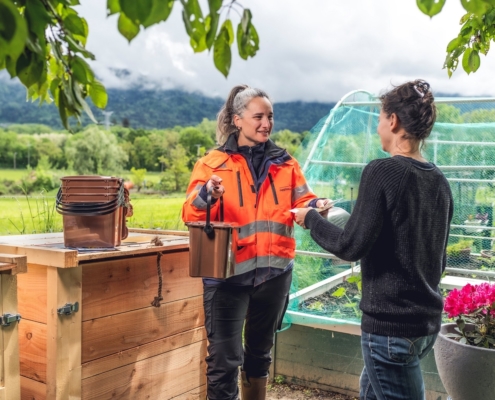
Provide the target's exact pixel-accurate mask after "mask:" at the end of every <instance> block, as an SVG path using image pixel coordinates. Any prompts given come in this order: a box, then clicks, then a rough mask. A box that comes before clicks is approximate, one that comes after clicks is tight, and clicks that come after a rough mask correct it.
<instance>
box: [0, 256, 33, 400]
mask: <svg viewBox="0 0 495 400" xmlns="http://www.w3.org/2000/svg"><path fill="white" fill-rule="evenodd" d="M26 270H27V260H26V256H12V255H6V254H0V315H5V314H17V274H18V273H20V272H26ZM18 335H19V333H18V322H11V323H10V325H9V326H2V327H0V351H1V353H2V354H0V400H18V399H20V398H21V379H20V364H19V340H18Z"/></svg>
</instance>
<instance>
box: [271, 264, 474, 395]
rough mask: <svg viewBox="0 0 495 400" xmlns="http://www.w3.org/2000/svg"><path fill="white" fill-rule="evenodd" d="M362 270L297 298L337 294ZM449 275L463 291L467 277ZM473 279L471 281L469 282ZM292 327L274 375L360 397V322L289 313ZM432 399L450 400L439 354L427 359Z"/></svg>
mask: <svg viewBox="0 0 495 400" xmlns="http://www.w3.org/2000/svg"><path fill="white" fill-rule="evenodd" d="M358 272H359V268H355V269H354V270H353V269H352V268H351V269H349V270H347V271H344V272H342V273H340V274H338V275H335V276H332V277H330V278H328V279H325V280H324V281H321V282H318V283H316V284H315V285H312V286H309V287H307V288H305V289H302V290H300V291H299V292H296V293H294V294H292V295H291V303H292V302H301V301H304V300H306V299H308V298H311V297H316V296H319V295H321V294H322V293H325V292H327V291H329V290H332V288H334V287H335V286H336V285H338V284H339V283H341V282H343V281H344V280H346V279H347V278H348V277H349V276H351V275H352V274H353V273H358ZM456 278H457V277H444V278H443V279H442V283H441V286H442V287H446V288H452V287H462V285H464V284H465V283H466V278H462V279H461V280H458V279H456ZM468 281H469V279H468ZM287 319H288V320H289V321H290V322H291V326H290V327H288V326H286V327H285V328H288V329H285V330H282V332H279V333H278V334H277V336H276V340H275V350H274V354H275V356H274V362H273V364H272V372H271V374H272V376H283V377H284V378H285V379H286V381H287V382H290V383H294V384H297V385H301V386H306V387H313V388H318V389H321V390H331V391H335V392H340V393H344V394H347V395H351V396H356V397H359V377H360V375H361V371H362V369H363V365H364V362H363V357H362V353H361V337H360V335H361V326H360V324H359V323H356V322H351V321H346V320H339V319H335V318H329V317H325V316H321V315H311V314H308V313H303V312H299V311H294V310H289V311H287ZM421 370H422V373H423V379H424V382H425V395H426V400H446V399H447V393H446V391H445V388H444V387H443V385H442V382H441V380H440V377H439V375H438V371H437V367H436V363H435V356H434V352H433V351H431V352H430V353H428V355H427V356H426V357H425V358H424V359H423V360H421Z"/></svg>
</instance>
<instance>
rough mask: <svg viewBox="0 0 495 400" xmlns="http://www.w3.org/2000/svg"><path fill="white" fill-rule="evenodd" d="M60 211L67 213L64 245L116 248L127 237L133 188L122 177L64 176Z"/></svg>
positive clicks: (64, 218)
mask: <svg viewBox="0 0 495 400" xmlns="http://www.w3.org/2000/svg"><path fill="white" fill-rule="evenodd" d="M61 181H62V185H61V186H60V190H59V192H58V194H57V211H58V212H59V213H60V214H62V216H63V224H64V245H65V247H72V248H74V247H75V248H113V247H115V246H119V245H120V243H121V241H122V239H125V238H126V237H127V233H128V231H127V227H126V217H130V216H131V215H132V207H131V205H130V203H129V192H128V191H127V189H125V188H124V182H123V180H122V179H121V178H116V177H113V176H97V175H79V176H66V177H63V178H61Z"/></svg>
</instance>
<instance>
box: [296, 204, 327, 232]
mask: <svg viewBox="0 0 495 400" xmlns="http://www.w3.org/2000/svg"><path fill="white" fill-rule="evenodd" d="M331 201H332V200H330V199H320V200H318V201H317V202H316V207H317V208H322V207H325V206H326V205H327V204H328V203H331ZM332 207H333V206H331V207H330V208H332ZM330 208H329V209H328V210H330ZM310 210H314V208H310V207H308V208H298V209H297V212H296V213H295V215H294V220H295V221H296V223H297V224H298V225H299V226H300V227H301V228H303V229H306V226H305V225H304V219H305V218H306V214H307V213H308V212H309V211H310ZM328 210H325V211H323V212H322V213H320V215H321V216H322V217H324V218H326V217H327V215H328Z"/></svg>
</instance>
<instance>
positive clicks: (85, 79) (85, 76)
mask: <svg viewBox="0 0 495 400" xmlns="http://www.w3.org/2000/svg"><path fill="white" fill-rule="evenodd" d="M70 67H71V69H72V73H73V75H74V78H75V79H76V81H77V82H81V83H83V84H88V83H91V82H93V80H94V78H95V76H94V73H93V71H92V70H91V67H90V66H89V65H88V63H87V62H86V61H84V60H83V59H82V58H81V57H78V56H74V57H73V58H72V60H71V63H70Z"/></svg>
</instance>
